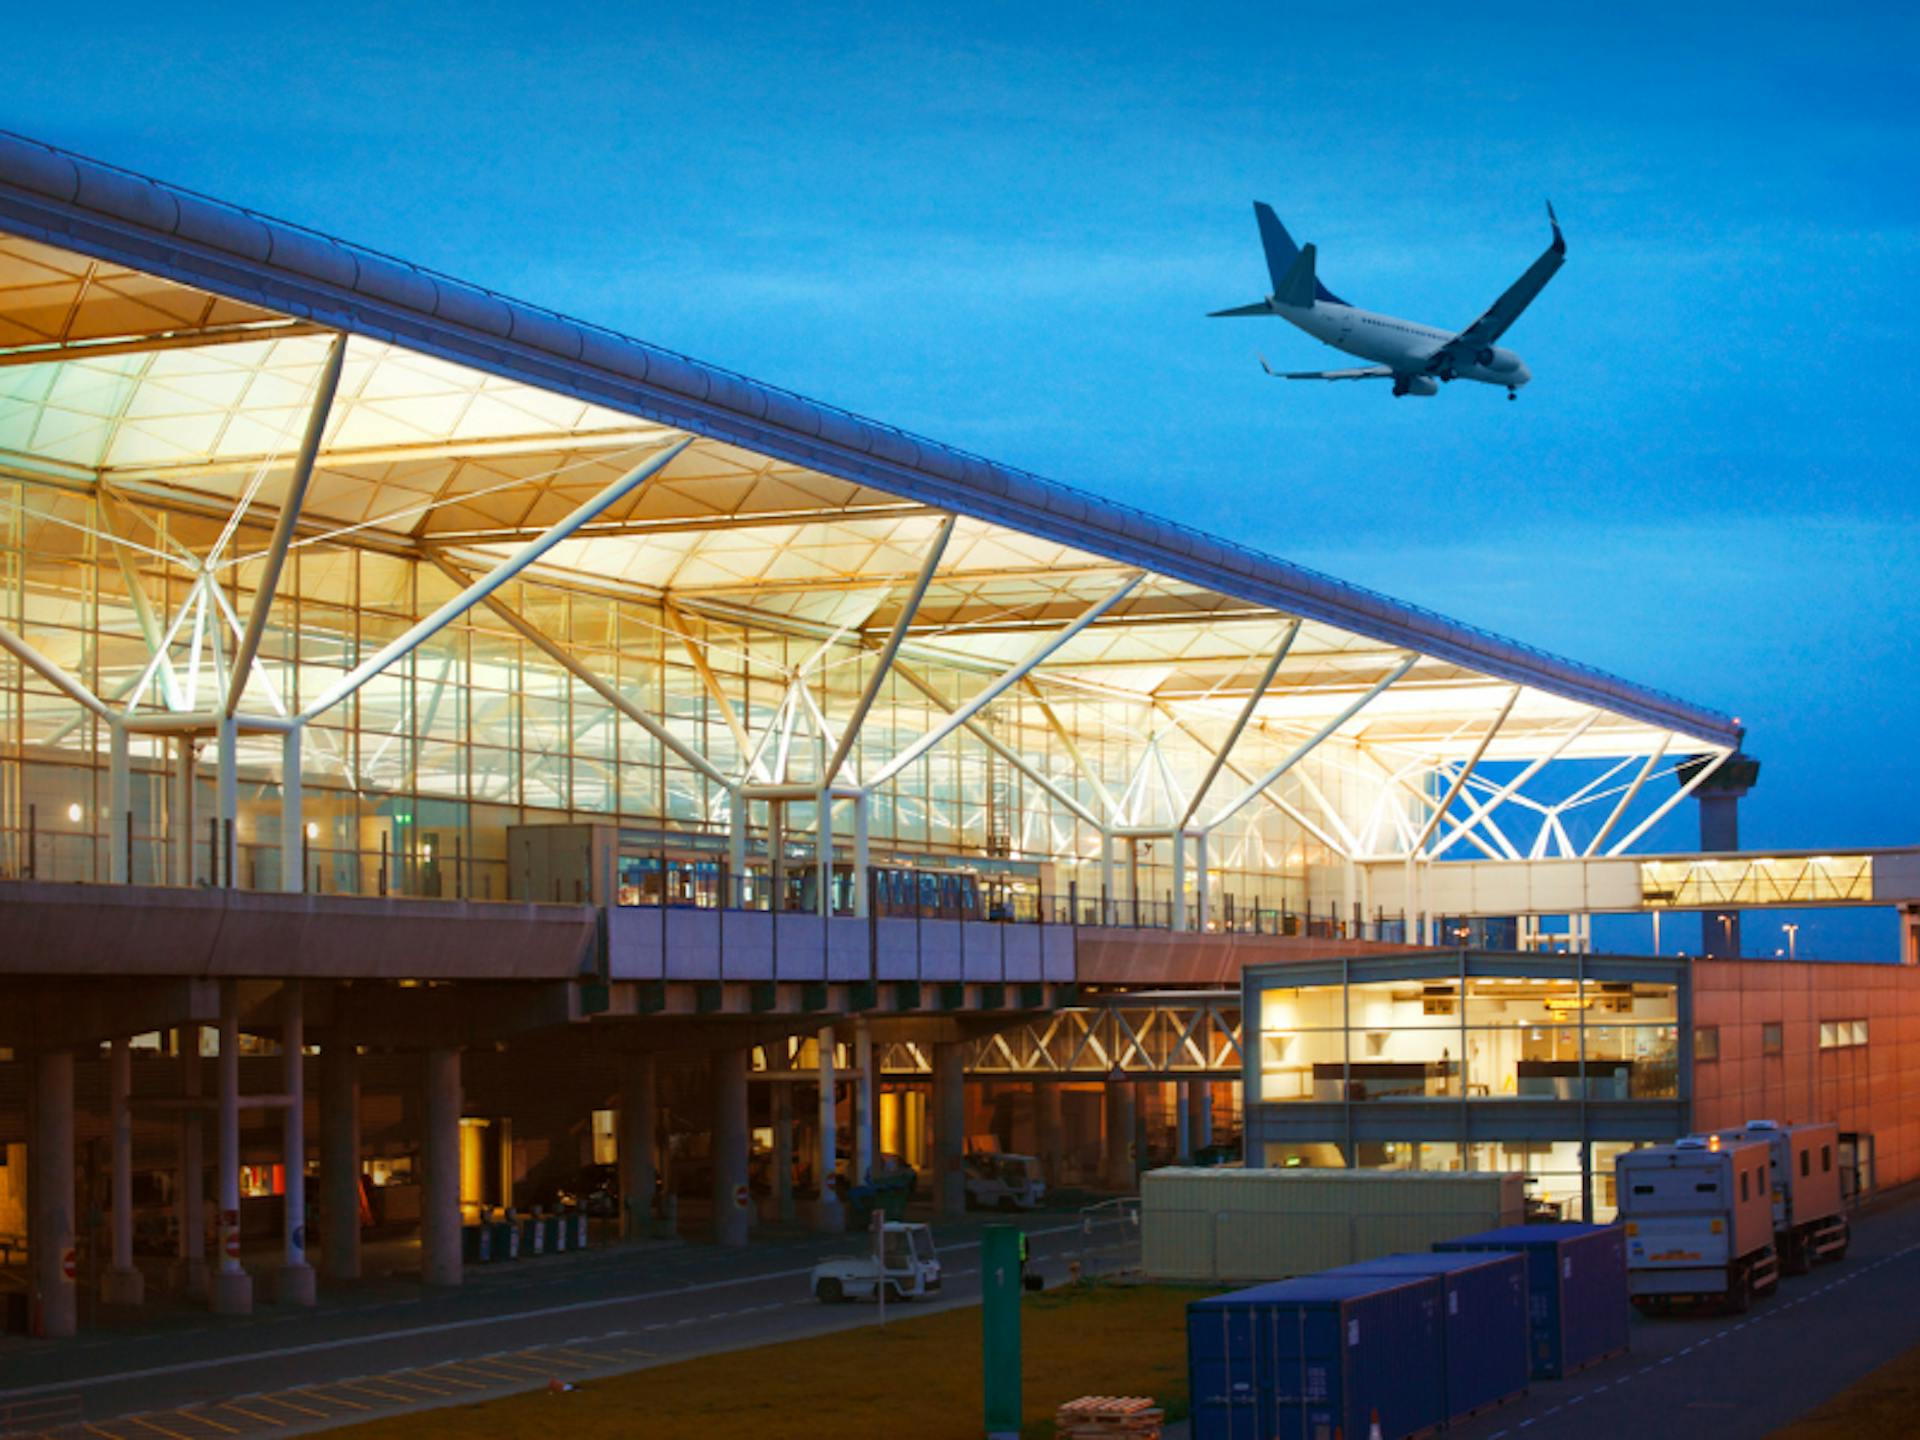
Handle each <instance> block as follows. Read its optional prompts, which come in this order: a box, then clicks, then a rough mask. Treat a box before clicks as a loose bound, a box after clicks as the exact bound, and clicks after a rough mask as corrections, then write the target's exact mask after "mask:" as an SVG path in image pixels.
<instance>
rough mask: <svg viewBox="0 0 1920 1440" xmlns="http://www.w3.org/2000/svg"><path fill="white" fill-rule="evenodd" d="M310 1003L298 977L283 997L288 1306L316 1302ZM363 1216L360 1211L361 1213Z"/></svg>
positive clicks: (282, 1298) (284, 1296)
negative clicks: (311, 1238)
mask: <svg viewBox="0 0 1920 1440" xmlns="http://www.w3.org/2000/svg"><path fill="white" fill-rule="evenodd" d="M306 1049H307V1006H306V994H305V992H304V991H303V990H302V989H301V986H300V982H299V981H298V980H294V981H290V982H289V983H288V984H287V986H286V988H285V989H284V990H283V991H282V992H281V997H280V1055H281V1062H282V1064H281V1069H282V1074H283V1076H284V1078H283V1080H282V1082H281V1088H282V1089H283V1090H285V1092H286V1096H287V1108H286V1111H285V1113H284V1114H283V1115H282V1116H281V1121H280V1134H281V1141H282V1145H281V1149H282V1155H281V1158H282V1161H283V1163H284V1164H285V1167H286V1176H287V1193H286V1204H285V1214H284V1221H283V1228H282V1239H283V1241H284V1250H283V1253H282V1255H281V1258H280V1274H279V1277H278V1279H277V1281H276V1283H275V1286H274V1299H275V1300H277V1301H278V1302H279V1303H280V1304H282V1305H311V1304H313V1302H314V1279H313V1266H312V1265H310V1264H308V1263H307V1067H306ZM356 1218H357V1215H356Z"/></svg>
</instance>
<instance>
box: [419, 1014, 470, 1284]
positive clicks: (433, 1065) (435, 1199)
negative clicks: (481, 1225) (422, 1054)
mask: <svg viewBox="0 0 1920 1440" xmlns="http://www.w3.org/2000/svg"><path fill="white" fill-rule="evenodd" d="M425 1082H426V1101H427V1103H426V1119H427V1129H426V1135H425V1136H424V1137H423V1144H422V1145H421V1147H420V1148H421V1159H422V1160H423V1161H424V1169H425V1171H426V1173H425V1175H424V1176H423V1177H422V1178H423V1180H424V1189H423V1190H422V1192H421V1197H420V1200H421V1204H420V1279H421V1281H422V1282H423V1283H425V1284H428V1285H458V1284H459V1283H460V1281H461V1268H460V1103H461V1097H460V1052H459V1051H458V1050H457V1049H455V1048H454V1047H452V1046H449V1045H441V1046H436V1047H434V1048H433V1049H431V1050H429V1051H427V1057H426V1075H425Z"/></svg>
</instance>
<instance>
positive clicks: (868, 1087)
mask: <svg viewBox="0 0 1920 1440" xmlns="http://www.w3.org/2000/svg"><path fill="white" fill-rule="evenodd" d="M853 1063H854V1064H855V1065H856V1066H858V1067H859V1073H858V1074H856V1075H855V1076H854V1077H853V1179H854V1183H855V1184H863V1183H864V1182H865V1181H866V1179H867V1176H868V1175H869V1174H871V1173H872V1171H873V1078H874V1077H873V1027H872V1026H870V1025H869V1024H868V1023H867V1017H866V1016H864V1015H862V1016H861V1017H859V1018H858V1019H857V1020H855V1021H854V1022H853Z"/></svg>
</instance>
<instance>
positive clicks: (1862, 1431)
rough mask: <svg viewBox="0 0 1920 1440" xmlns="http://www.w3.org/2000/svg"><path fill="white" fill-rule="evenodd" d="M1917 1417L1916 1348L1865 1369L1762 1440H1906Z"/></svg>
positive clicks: (1919, 1358)
mask: <svg viewBox="0 0 1920 1440" xmlns="http://www.w3.org/2000/svg"><path fill="white" fill-rule="evenodd" d="M1916 1416H1920V1345H1916V1346H1914V1347H1913V1348H1912V1349H1911V1350H1908V1351H1907V1352H1906V1353H1905V1354H1903V1355H1896V1356H1894V1358H1893V1359H1891V1360H1889V1361H1887V1363H1886V1364H1884V1365H1882V1366H1881V1367H1880V1368H1879V1369H1877V1370H1870V1371H1868V1372H1867V1373H1866V1374H1865V1375H1863V1376H1862V1377H1861V1378H1860V1379H1858V1380H1856V1381H1854V1382H1853V1384H1851V1385H1849V1386H1848V1387H1847V1388H1846V1389H1844V1390H1842V1391H1841V1392H1840V1393H1839V1394H1838V1395H1835V1396H1834V1397H1833V1398H1832V1399H1830V1400H1826V1401H1824V1402H1822V1403H1821V1404H1819V1405H1816V1406H1815V1407H1814V1408H1813V1409H1811V1410H1809V1411H1808V1412H1807V1413H1806V1414H1804V1415H1802V1416H1801V1417H1800V1418H1799V1419H1798V1420H1796V1421H1794V1422H1793V1423H1792V1424H1791V1425H1786V1426H1783V1427H1781V1428H1780V1429H1778V1430H1776V1431H1774V1432H1773V1434H1772V1435H1771V1436H1770V1437H1768V1440H1858V1437H1860V1436H1862V1435H1912V1434H1914V1433H1915V1428H1916V1420H1915V1417H1916Z"/></svg>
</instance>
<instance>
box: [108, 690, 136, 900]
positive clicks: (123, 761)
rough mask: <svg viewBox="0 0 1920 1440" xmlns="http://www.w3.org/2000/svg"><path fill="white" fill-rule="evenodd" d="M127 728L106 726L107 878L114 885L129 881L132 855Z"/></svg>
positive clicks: (130, 761)
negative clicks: (107, 749) (107, 748)
mask: <svg viewBox="0 0 1920 1440" xmlns="http://www.w3.org/2000/svg"><path fill="white" fill-rule="evenodd" d="M127 739H128V737H127V727H126V726H124V725H121V724H118V723H117V722H116V723H115V724H113V725H112V726H110V727H109V731H108V740H109V744H110V746H111V749H110V750H109V751H108V760H107V878H108V879H109V880H110V881H112V882H113V883H114V884H115V885H125V884H127V883H128V882H129V881H131V880H132V879H133V874H132V867H131V866H130V865H129V864H128V857H129V855H130V854H131V853H132V839H133V832H132V820H131V817H130V815H129V814H128V812H129V811H130V810H132V808H133V762H132V758H131V756H129V755H128V753H127Z"/></svg>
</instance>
